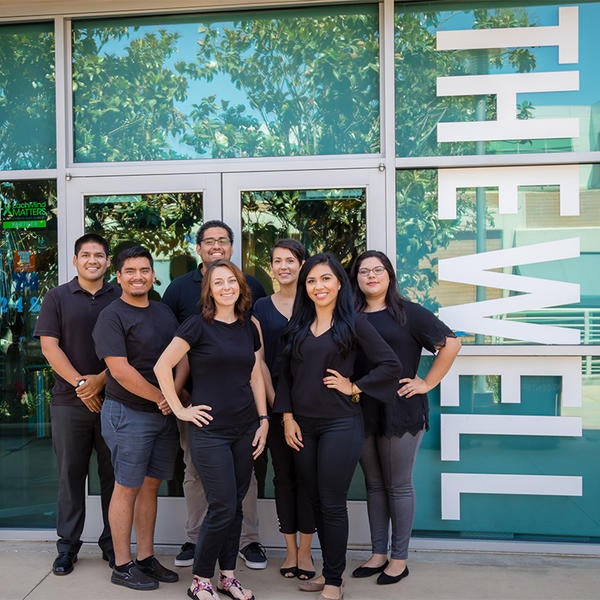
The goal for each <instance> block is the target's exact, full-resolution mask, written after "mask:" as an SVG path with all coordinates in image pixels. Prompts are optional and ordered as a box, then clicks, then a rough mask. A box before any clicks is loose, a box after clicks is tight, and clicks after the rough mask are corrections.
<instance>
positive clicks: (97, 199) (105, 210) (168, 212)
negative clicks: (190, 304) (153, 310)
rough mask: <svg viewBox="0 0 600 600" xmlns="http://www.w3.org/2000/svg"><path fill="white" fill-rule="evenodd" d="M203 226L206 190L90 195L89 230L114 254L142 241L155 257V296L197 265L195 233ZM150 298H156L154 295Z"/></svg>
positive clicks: (87, 202) (87, 203)
mask: <svg viewBox="0 0 600 600" xmlns="http://www.w3.org/2000/svg"><path fill="white" fill-rule="evenodd" d="M201 224H202V193H201V192H183V193H182V192H174V193H170V194H168V193H161V194H132V195H119V196H87V197H86V199H85V229H86V232H87V231H94V232H96V233H100V234H101V235H103V236H104V237H105V238H106V239H107V240H108V243H109V246H110V249H111V255H112V265H111V271H112V272H113V273H114V267H115V260H114V259H115V258H116V256H117V254H118V253H119V252H120V251H121V250H123V249H124V248H126V247H127V246H131V245H133V244H141V245H142V246H144V247H145V248H147V249H148V250H149V251H150V254H152V258H153V259H154V271H155V273H156V282H155V284H154V288H153V292H151V293H153V294H154V297H153V298H152V299H154V300H156V299H160V296H161V295H162V293H163V292H164V291H165V289H166V288H167V286H168V285H169V283H171V280H172V279H174V278H175V277H177V276H178V275H183V274H184V273H187V272H188V271H191V270H192V269H194V268H195V267H196V259H195V256H196V252H195V247H196V246H195V245H196V240H195V237H194V235H195V232H196V229H197V228H198V227H199V226H200V225H201ZM151 297H152V296H151Z"/></svg>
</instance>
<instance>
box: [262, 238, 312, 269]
mask: <svg viewBox="0 0 600 600" xmlns="http://www.w3.org/2000/svg"><path fill="white" fill-rule="evenodd" d="M275 248H285V249H286V250H289V251H290V252H291V253H292V254H293V255H294V256H295V257H296V259H297V260H298V262H299V263H300V264H302V263H303V262H304V259H305V258H306V250H305V249H304V246H303V244H302V243H301V242H299V241H298V240H292V239H291V238H286V239H283V240H277V241H276V242H275V245H274V246H273V247H272V248H271V253H270V256H271V262H273V251H274V250H275Z"/></svg>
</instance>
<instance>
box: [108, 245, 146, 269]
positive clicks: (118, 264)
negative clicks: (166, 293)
mask: <svg viewBox="0 0 600 600" xmlns="http://www.w3.org/2000/svg"><path fill="white" fill-rule="evenodd" d="M128 258H147V259H148V260H149V261H150V266H151V267H152V269H153V270H154V260H153V258H152V255H151V254H150V252H148V250H146V248H144V247H143V246H128V247H127V248H124V249H123V250H121V252H119V254H117V258H116V260H115V270H116V271H118V272H119V273H120V272H121V269H122V268H123V264H124V263H125V261H126V260H127V259H128Z"/></svg>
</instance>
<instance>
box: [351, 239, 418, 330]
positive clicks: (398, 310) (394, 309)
mask: <svg viewBox="0 0 600 600" xmlns="http://www.w3.org/2000/svg"><path fill="white" fill-rule="evenodd" d="M367 258H376V259H378V260H379V261H381V264H382V265H383V267H384V268H385V270H386V271H387V274H388V277H389V278H390V283H389V285H388V289H387V291H386V293H385V305H386V307H387V309H388V310H389V311H390V314H391V315H392V317H393V318H394V320H395V321H397V322H398V323H400V325H404V323H406V314H405V312H404V306H403V305H402V301H403V300H406V298H404V297H403V296H402V295H401V294H400V292H399V291H398V280H397V279H396V273H395V271H394V267H393V266H392V263H391V261H390V259H389V258H388V257H387V256H386V255H385V254H384V253H383V252H380V251H379V250H367V251H366V252H363V253H362V254H359V255H358V256H357V257H356V260H355V261H354V263H353V264H352V268H351V269H350V280H351V281H352V289H353V290H354V299H355V301H356V308H357V309H358V310H359V311H360V312H363V311H364V310H365V308H366V306H367V300H366V298H365V295H364V294H363V293H362V290H361V289H360V287H359V285H358V270H359V269H360V265H361V264H362V262H363V261H364V260H366V259H367Z"/></svg>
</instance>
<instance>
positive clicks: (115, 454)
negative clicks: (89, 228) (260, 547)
mask: <svg viewBox="0 0 600 600" xmlns="http://www.w3.org/2000/svg"><path fill="white" fill-rule="evenodd" d="M115 262H116V271H117V281H118V283H119V285H120V286H121V297H120V298H118V299H117V300H115V301H114V302H112V303H111V304H110V305H109V306H107V307H106V308H105V309H104V310H103V311H102V313H101V314H100V316H99V317H98V320H97V322H96V326H95V327H94V331H93V334H92V336H93V338H94V343H95V345H96V353H97V354H98V356H100V357H102V358H103V359H104V360H105V361H106V365H107V367H108V369H109V371H108V374H107V378H106V398H105V400H104V404H103V405H102V415H101V420H102V435H103V436H104V439H105V440H106V444H107V445H108V447H109V448H110V452H111V459H112V464H113V467H114V471H115V489H114V492H113V495H112V499H111V501H110V509H109V518H110V526H111V530H112V535H113V543H114V548H115V568H114V569H113V573H112V576H111V581H112V582H113V583H115V584H117V585H123V586H125V587H128V588H131V589H135V590H153V589H156V588H157V587H158V585H159V584H158V582H159V581H163V582H167V583H173V582H175V581H177V580H178V579H179V576H178V575H177V573H175V572H174V571H170V570H169V569H167V568H165V567H164V566H163V565H161V564H160V563H159V562H158V560H157V559H156V557H155V556H154V526H155V523H156V510H157V495H158V488H159V487H160V484H161V481H163V480H168V479H171V478H172V477H173V467H174V463H175V455H176V453H177V423H176V419H175V417H174V416H173V414H172V413H171V409H170V408H169V405H168V404H167V402H166V400H165V399H164V397H163V395H162V393H161V391H160V389H159V387H158V382H157V380H156V375H155V374H154V370H153V369H154V365H155V363H156V361H157V360H158V357H159V356H160V355H161V354H162V352H163V350H164V349H165V348H166V347H167V346H168V345H169V343H170V342H171V340H172V339H173V335H174V333H175V330H176V329H177V320H176V319H175V317H174V315H173V313H172V312H171V310H170V309H169V307H168V306H166V305H165V304H162V302H154V301H151V300H150V299H149V297H148V295H149V293H150V290H151V289H152V285H153V283H154V268H153V260H152V256H151V255H150V253H149V252H148V250H146V249H145V248H142V247H141V246H132V247H129V248H126V249H124V250H122V251H121V252H120V253H119V255H118V256H117V258H116V261H115ZM182 365H184V366H185V367H186V368H185V369H184V371H183V372H180V371H179V370H178V373H181V374H180V376H179V377H178V376H176V381H177V382H178V386H179V389H180V388H181V387H183V382H185V379H186V378H187V374H188V373H189V368H187V357H186V358H185V359H184V360H183V361H182ZM180 381H181V384H179V382H180ZM134 523H135V534H136V553H137V560H136V561H135V562H133V560H132V555H131V530H132V526H133V525H134Z"/></svg>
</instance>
